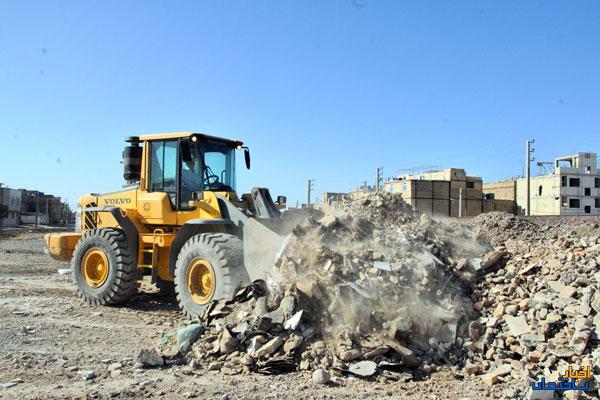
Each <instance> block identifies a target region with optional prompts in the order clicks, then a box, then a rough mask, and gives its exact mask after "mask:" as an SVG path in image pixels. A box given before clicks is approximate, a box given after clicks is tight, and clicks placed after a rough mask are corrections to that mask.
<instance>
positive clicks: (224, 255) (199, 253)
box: [175, 233, 250, 318]
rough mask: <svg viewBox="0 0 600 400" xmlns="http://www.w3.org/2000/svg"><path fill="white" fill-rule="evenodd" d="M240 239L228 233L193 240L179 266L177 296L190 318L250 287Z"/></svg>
mask: <svg viewBox="0 0 600 400" xmlns="http://www.w3.org/2000/svg"><path fill="white" fill-rule="evenodd" d="M249 280H250V279H249V278H248V274H247V273H246V270H245V269H244V249H243V244H242V241H241V240H240V239H238V238H237V237H235V236H233V235H228V234H225V233H202V234H200V235H195V236H192V237H191V238H190V239H189V240H188V241H187V242H186V243H185V244H184V245H183V247H182V248H181V251H180V252H179V255H178V256H177V263H176V264H175V293H176V295H177V302H178V303H179V308H181V310H182V311H183V312H184V313H185V315H187V316H188V317H189V318H196V317H198V316H201V315H202V313H203V312H204V309H205V308H206V306H207V305H208V304H209V303H210V302H211V301H212V300H215V299H220V298H223V297H228V296H232V295H233V294H234V292H235V290H236V289H237V288H239V287H240V286H241V285H242V284H244V283H249Z"/></svg>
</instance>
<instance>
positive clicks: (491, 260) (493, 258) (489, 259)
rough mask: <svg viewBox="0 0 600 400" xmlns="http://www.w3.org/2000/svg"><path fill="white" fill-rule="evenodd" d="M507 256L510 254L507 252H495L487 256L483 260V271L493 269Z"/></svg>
mask: <svg viewBox="0 0 600 400" xmlns="http://www.w3.org/2000/svg"><path fill="white" fill-rule="evenodd" d="M506 254H508V252H507V251H506V250H494V251H492V252H491V253H488V254H486V255H485V257H484V258H483V260H482V261H481V264H480V265H481V269H482V270H484V271H485V270H487V269H488V268H491V267H493V266H494V265H496V264H497V263H498V261H500V259H502V257H504V256H505V255H506Z"/></svg>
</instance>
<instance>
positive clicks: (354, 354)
mask: <svg viewBox="0 0 600 400" xmlns="http://www.w3.org/2000/svg"><path fill="white" fill-rule="evenodd" d="M360 357H362V352H361V351H360V350H356V349H350V350H345V351H341V352H340V360H342V361H353V360H356V359H357V358H360Z"/></svg>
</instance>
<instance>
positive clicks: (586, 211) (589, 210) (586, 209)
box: [583, 206, 592, 214]
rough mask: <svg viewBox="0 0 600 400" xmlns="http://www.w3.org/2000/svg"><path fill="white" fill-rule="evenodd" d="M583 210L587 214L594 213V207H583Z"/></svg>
mask: <svg viewBox="0 0 600 400" xmlns="http://www.w3.org/2000/svg"><path fill="white" fill-rule="evenodd" d="M583 209H584V212H585V213H586V214H589V213H591V212H592V207H590V206H585V207H583Z"/></svg>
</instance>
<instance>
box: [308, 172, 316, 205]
mask: <svg viewBox="0 0 600 400" xmlns="http://www.w3.org/2000/svg"><path fill="white" fill-rule="evenodd" d="M314 188H315V180H314V179H309V180H308V185H307V196H306V208H310V194H311V192H312V190H313V189H314Z"/></svg>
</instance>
